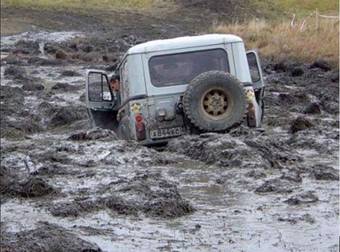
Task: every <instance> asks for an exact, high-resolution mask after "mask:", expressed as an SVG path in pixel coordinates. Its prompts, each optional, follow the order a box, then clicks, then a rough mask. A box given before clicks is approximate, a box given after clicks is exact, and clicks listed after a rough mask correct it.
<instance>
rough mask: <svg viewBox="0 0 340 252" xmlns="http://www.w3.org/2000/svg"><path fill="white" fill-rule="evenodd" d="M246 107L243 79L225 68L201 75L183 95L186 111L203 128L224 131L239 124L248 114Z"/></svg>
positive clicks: (197, 125) (191, 120) (194, 122)
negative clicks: (227, 71)
mask: <svg viewBox="0 0 340 252" xmlns="http://www.w3.org/2000/svg"><path fill="white" fill-rule="evenodd" d="M216 92H217V93H218V94H219V95H216ZM212 97H213V98H214V99H212ZM207 104H208V105H207ZM216 104H217V105H216ZM226 104H227V105H226ZM221 106H223V108H222V107H221ZM246 106H247V100H246V96H245V91H244V88H243V86H242V84H241V83H240V81H239V80H237V79H236V78H235V77H233V76H232V75H230V74H229V73H225V72H222V71H209V72H205V73H202V74H200V75H198V76H197V77H196V78H195V79H193V80H192V81H191V83H190V85H189V86H188V88H187V90H186V92H185V93H184V96H183V110H184V113H185V115H186V117H187V118H188V120H189V121H190V122H191V123H192V124H193V125H194V126H195V127H197V128H198V129H199V130H200V131H213V132H224V131H227V130H229V129H231V128H233V127H236V126H238V125H239V124H241V123H242V121H243V119H244V117H245V114H246ZM216 108H217V109H216ZM211 110H213V111H212V112H211ZM217 110H218V111H217ZM216 111H217V112H216ZM215 113H218V114H216V115H215Z"/></svg>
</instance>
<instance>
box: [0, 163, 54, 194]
mask: <svg viewBox="0 0 340 252" xmlns="http://www.w3.org/2000/svg"><path fill="white" fill-rule="evenodd" d="M54 192H56V190H55V189H54V188H53V187H52V186H50V185H49V184H48V183H47V182H46V181H45V180H43V179H42V178H39V177H34V176H29V175H27V177H26V178H25V179H22V178H20V176H19V174H16V173H15V172H14V171H13V170H11V169H9V168H7V167H5V166H1V167H0V195H5V196H9V197H15V196H21V197H24V198H31V197H41V196H44V195H48V194H51V193H54Z"/></svg>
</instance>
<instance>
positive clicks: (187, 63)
mask: <svg viewBox="0 0 340 252" xmlns="http://www.w3.org/2000/svg"><path fill="white" fill-rule="evenodd" d="M149 69H150V78H151V83H152V84H153V85H154V86H156V87H165V86H173V85H183V84H188V83H189V82H190V81H191V80H192V79H194V78H195V77H196V76H198V75H199V74H201V73H204V72H207V71H212V70H220V71H226V72H229V64H228V56H227V52H226V51H225V50H223V49H213V50H205V51H195V52H188V53H180V54H167V55H160V56H154V57H152V58H151V59H150V61H149Z"/></svg>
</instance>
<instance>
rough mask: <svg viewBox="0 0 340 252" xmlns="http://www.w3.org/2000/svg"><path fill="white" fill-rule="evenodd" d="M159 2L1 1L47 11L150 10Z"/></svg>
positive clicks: (144, 0)
mask: <svg viewBox="0 0 340 252" xmlns="http://www.w3.org/2000/svg"><path fill="white" fill-rule="evenodd" d="M156 2H157V0H1V5H2V6H6V7H21V8H43V9H44V8H45V9H51V8H53V9H80V10H81V9H83V10H91V9H100V10H107V9H148V8H150V7H151V6H152V5H153V4H155V3H156Z"/></svg>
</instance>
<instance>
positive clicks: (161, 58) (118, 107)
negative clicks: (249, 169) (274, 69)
mask: <svg viewBox="0 0 340 252" xmlns="http://www.w3.org/2000/svg"><path fill="white" fill-rule="evenodd" d="M111 79H119V81H120V85H119V89H113V88H112V87H111V85H110V80H111ZM263 96H264V82H263V79H262V72H261V67H260V63H259V59H258V56H257V54H256V52H255V51H248V52H246V50H245V47H244V43H243V41H242V39H241V38H239V37H237V36H234V35H224V34H223V35H222V34H210V35H202V36H192V37H180V38H174V39H165V40H155V41H150V42H146V43H142V44H139V45H136V46H133V47H131V48H130V49H129V50H128V51H127V53H126V54H125V56H124V57H123V59H122V61H121V62H120V64H119V65H118V67H117V69H116V71H114V72H113V73H111V74H109V75H107V73H106V72H105V71H100V70H88V71H87V81H86V103H87V108H88V111H89V116H90V119H91V121H92V122H93V125H94V126H97V127H101V128H109V129H113V130H115V131H116V132H117V134H118V135H119V136H120V137H122V138H124V139H128V140H137V141H139V142H141V143H142V144H145V145H149V144H157V143H162V142H167V141H168V140H169V139H170V138H173V137H177V136H180V135H182V134H184V133H185V132H188V133H190V132H225V131H228V130H230V129H231V128H233V127H236V126H238V125H240V124H241V123H242V122H245V123H246V124H247V125H248V126H249V127H259V126H260V125H261V121H262V118H263V108H264V106H263Z"/></svg>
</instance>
